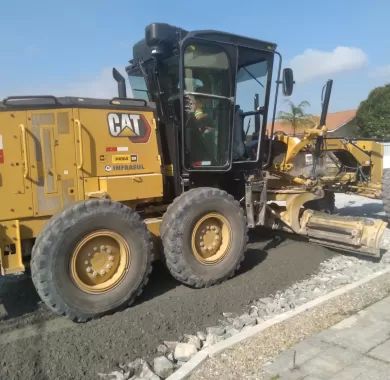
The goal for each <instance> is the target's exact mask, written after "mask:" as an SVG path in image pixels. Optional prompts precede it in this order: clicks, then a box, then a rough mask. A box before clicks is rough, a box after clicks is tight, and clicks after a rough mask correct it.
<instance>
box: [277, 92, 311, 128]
mask: <svg viewBox="0 0 390 380" xmlns="http://www.w3.org/2000/svg"><path fill="white" fill-rule="evenodd" d="M288 106H289V108H290V111H289V112H285V111H280V112H279V114H278V119H279V120H283V121H284V122H286V123H289V124H290V125H291V126H292V128H293V135H294V136H295V135H296V132H297V128H298V127H306V126H308V125H312V124H314V122H313V116H312V115H310V114H308V113H306V112H305V108H306V107H309V106H310V103H309V102H308V101H307V100H304V101H302V102H300V103H299V104H298V105H296V104H294V103H293V102H292V101H291V100H289V101H288Z"/></svg>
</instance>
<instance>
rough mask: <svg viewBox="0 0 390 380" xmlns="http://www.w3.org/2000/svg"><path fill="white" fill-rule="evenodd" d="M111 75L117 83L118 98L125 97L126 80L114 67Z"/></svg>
mask: <svg viewBox="0 0 390 380" xmlns="http://www.w3.org/2000/svg"><path fill="white" fill-rule="evenodd" d="M112 76H113V77H114V79H115V80H116V82H117V83H118V97H119V98H127V94H126V82H125V78H124V77H123V75H122V74H121V73H120V72H119V71H118V70H117V69H116V68H115V67H114V68H113V69H112Z"/></svg>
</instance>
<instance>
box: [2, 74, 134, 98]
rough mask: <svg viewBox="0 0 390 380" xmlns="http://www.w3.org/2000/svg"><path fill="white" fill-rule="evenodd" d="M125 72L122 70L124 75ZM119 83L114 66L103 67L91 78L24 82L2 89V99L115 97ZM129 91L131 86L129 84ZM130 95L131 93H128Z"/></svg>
mask: <svg viewBox="0 0 390 380" xmlns="http://www.w3.org/2000/svg"><path fill="white" fill-rule="evenodd" d="M123 74H124V73H123V72H122V75H123ZM117 88H118V87H117V84H116V82H115V81H114V79H113V77H112V68H111V67H106V68H103V69H102V70H101V71H100V72H98V73H96V74H94V75H91V76H90V77H89V78H82V79H80V80H78V79H76V78H75V77H74V79H71V80H70V81H69V82H62V81H61V82H58V81H56V80H51V81H50V82H49V81H48V82H45V81H42V82H41V83H39V84H38V85H37V84H35V83H34V84H32V83H23V85H19V86H18V87H13V88H12V89H11V90H9V89H4V88H1V89H0V91H1V92H0V99H2V98H5V97H7V96H11V95H54V96H75V97H83V98H113V97H115V96H117V94H118V89H117ZM127 88H128V92H129V86H127ZM128 95H130V94H128Z"/></svg>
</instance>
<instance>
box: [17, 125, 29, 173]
mask: <svg viewBox="0 0 390 380" xmlns="http://www.w3.org/2000/svg"><path fill="white" fill-rule="evenodd" d="M19 128H20V131H21V132H22V149H23V161H24V172H23V177H24V178H27V177H28V175H29V165H28V156H27V138H26V127H25V126H24V124H19Z"/></svg>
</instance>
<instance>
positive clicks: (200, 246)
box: [191, 213, 231, 264]
mask: <svg viewBox="0 0 390 380" xmlns="http://www.w3.org/2000/svg"><path fill="white" fill-rule="evenodd" d="M230 243H231V227H230V223H229V222H228V221H227V219H226V218H225V217H224V216H223V215H221V214H219V213H209V214H206V215H205V216H203V217H202V218H201V219H200V220H199V221H198V222H197V223H196V224H195V226H194V229H193V232H192V244H191V245H192V251H193V253H194V256H195V258H196V259H197V260H198V261H200V262H202V263H203V264H215V263H217V262H219V261H221V260H222V259H223V258H224V257H225V255H226V254H227V252H228V250H229V248H230Z"/></svg>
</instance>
